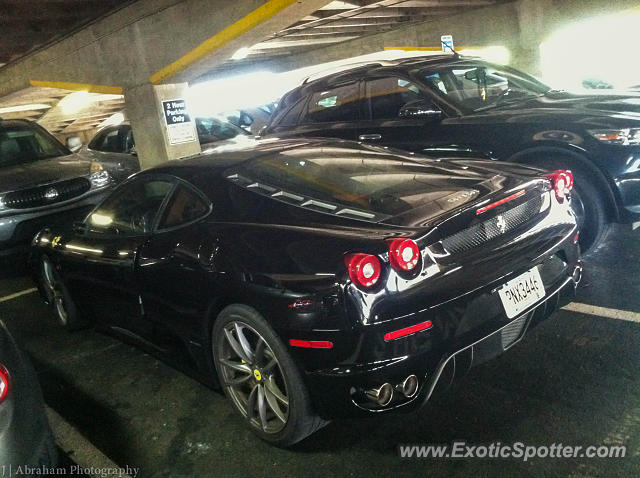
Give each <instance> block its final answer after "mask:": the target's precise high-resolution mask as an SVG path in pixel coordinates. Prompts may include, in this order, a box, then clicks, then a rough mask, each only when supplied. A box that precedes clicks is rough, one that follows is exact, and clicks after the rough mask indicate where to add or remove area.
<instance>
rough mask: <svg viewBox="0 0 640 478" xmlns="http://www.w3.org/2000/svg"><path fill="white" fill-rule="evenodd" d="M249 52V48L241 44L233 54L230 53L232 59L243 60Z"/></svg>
mask: <svg viewBox="0 0 640 478" xmlns="http://www.w3.org/2000/svg"><path fill="white" fill-rule="evenodd" d="M250 52H251V48H249V47H246V46H243V47H242V48H240V49H239V50H236V52H235V53H234V54H233V55H231V59H232V60H244V59H245V58H246V57H248V56H249V53H250Z"/></svg>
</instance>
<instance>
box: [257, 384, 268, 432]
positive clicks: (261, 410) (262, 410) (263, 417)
mask: <svg viewBox="0 0 640 478" xmlns="http://www.w3.org/2000/svg"><path fill="white" fill-rule="evenodd" d="M257 388H258V414H259V415H260V423H261V424H262V429H263V430H266V429H267V404H266V402H265V399H264V387H263V386H262V385H258V387H257Z"/></svg>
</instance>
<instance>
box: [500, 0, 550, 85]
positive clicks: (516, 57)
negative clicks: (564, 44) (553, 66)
mask: <svg viewBox="0 0 640 478" xmlns="http://www.w3.org/2000/svg"><path fill="white" fill-rule="evenodd" d="M553 3H554V2H553V0H518V2H516V11H517V13H518V26H519V28H520V35H519V38H518V39H517V40H516V41H514V42H513V43H512V44H511V45H510V50H511V65H513V66H514V67H516V68H519V69H521V70H523V71H526V72H527V73H530V74H532V75H539V74H540V43H541V42H542V41H544V39H545V38H546V37H547V35H549V33H550V32H551V31H552V30H553V25H554V21H553V12H554V5H553Z"/></svg>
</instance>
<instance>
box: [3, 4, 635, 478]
mask: <svg viewBox="0 0 640 478" xmlns="http://www.w3.org/2000/svg"><path fill="white" fill-rule="evenodd" d="M638 20H640V5H639V4H638V2H637V1H633V0H621V1H619V2H616V3H615V5H614V4H604V3H602V2H597V1H592V0H378V1H376V0H349V1H337V0H334V1H327V0H305V1H295V0H267V1H264V0H235V1H233V2H231V1H226V0H225V1H211V0H126V1H115V0H108V1H107V0H105V1H91V0H88V1H87V0H55V1H47V2H39V1H35V0H0V126H2V123H3V122H9V121H12V120H27V121H29V122H33V123H35V124H37V125H39V126H40V127H42V128H44V129H45V130H46V131H48V132H49V133H50V134H51V135H53V136H54V137H55V138H56V139H57V140H58V141H60V142H61V143H62V144H63V145H66V146H65V147H69V148H70V150H71V151H73V152H74V153H76V152H77V154H79V155H89V157H91V158H92V159H91V160H92V161H93V162H96V161H98V159H96V158H99V155H100V153H99V152H96V151H93V152H92V151H91V148H92V146H91V145H92V144H95V141H94V139H95V138H99V137H100V134H101V133H102V132H106V131H108V130H109V128H117V127H120V126H121V125H127V126H129V125H130V128H129V130H128V131H130V132H131V134H132V135H133V136H134V137H135V147H133V146H132V145H129V149H128V150H127V151H125V152H124V153H125V154H126V155H128V156H133V157H134V158H135V159H136V161H137V162H138V163H139V169H142V170H147V169H149V168H153V167H157V166H159V165H164V164H166V162H176V163H178V162H180V161H181V160H183V159H184V158H189V157H193V156H198V155H203V154H204V155H206V154H208V153H209V152H211V151H220V152H221V154H224V151H225V148H228V147H229V146H228V144H227V143H228V141H226V140H223V141H222V142H221V143H220V144H215V143H213V144H211V143H205V142H204V140H203V139H202V137H203V136H202V134H201V131H200V129H199V128H200V127H201V126H202V125H205V126H206V125H210V124H213V123H212V121H215V122H221V123H223V124H227V123H232V127H233V128H235V129H237V130H238V131H239V133H234V134H235V135H238V136H236V137H235V138H234V140H235V141H239V142H241V143H242V142H252V141H254V140H255V138H256V137H259V136H260V134H261V132H263V131H264V128H265V127H267V126H268V125H269V121H270V118H271V116H270V115H271V114H272V113H273V111H274V109H275V108H276V107H277V104H278V102H279V101H280V100H281V99H282V98H283V95H285V94H286V93H287V92H288V91H290V90H292V89H293V88H296V87H298V86H299V85H301V84H303V83H305V82H309V81H313V80H314V79H317V78H323V77H324V76H326V75H332V74H334V73H335V72H340V71H343V70H346V69H349V68H353V67H357V66H363V65H371V64H376V65H384V64H385V62H386V61H389V62H392V61H394V60H397V59H407V58H422V57H424V56H438V55H448V56H453V55H456V56H457V55H461V56H462V57H465V56H469V57H478V58H483V59H484V60H486V61H489V62H492V64H496V65H509V66H510V67H513V68H516V69H518V70H519V71H523V72H525V73H526V74H528V75H531V76H532V77H535V78H539V79H540V80H541V81H543V82H545V83H546V84H548V85H550V86H551V88H553V89H554V90H558V91H559V90H563V91H564V90H572V91H573V90H579V91H580V92H581V93H584V94H587V93H588V94H595V93H602V94H608V95H614V94H616V95H627V96H628V97H629V98H631V99H629V100H627V101H628V104H629V105H640V96H639V95H640V93H638V91H640V67H639V66H638V62H637V59H636V53H635V51H636V50H637V46H638V45H639V44H640V33H639V30H638V29H637V28H636V25H637V23H638ZM449 35H450V36H451V37H452V45H451V47H448V46H447V44H446V41H448V40H447V39H446V38H444V37H443V36H449ZM443 38H444V40H443ZM443 41H444V42H443ZM454 50H455V51H454ZM596 90H597V91H596ZM585 91H586V93H585ZM172 102H173V106H172V105H171V104H172ZM176 102H177V103H180V105H178V106H176V104H177V103H176ZM182 103H184V105H186V106H184V105H182ZM634 107H635V106H634ZM168 108H169V109H170V108H174V109H179V112H178V113H176V114H177V115H178V116H180V115H182V116H184V115H186V118H187V120H186V122H187V124H186V129H185V128H184V127H183V128H182V129H180V128H179V127H177V126H179V125H176V124H172V123H171V122H170V121H169V119H168V118H169V117H170V116H171V115H173V114H174V113H172V112H171V111H169V109H168ZM629 111H631V110H629ZM629 111H617V112H616V113H615V114H616V115H617V116H620V117H622V116H625V117H631V118H632V119H634V120H637V118H640V113H635V112H629ZM634 111H636V110H634ZM634 115H635V116H634ZM196 118H200V120H199V122H197V121H196ZM203 119H208V120H207V121H209V122H207V121H204V120H203ZM171 121H173V120H171ZM180 121H182V120H180ZM215 124H218V123H215ZM196 125H198V126H196ZM182 126H185V125H182ZM202 127H204V126H202ZM114 131H115V129H114ZM209 133H211V131H209ZM211 134H212V133H211ZM638 137H639V138H640V133H638ZM112 139H115V137H113V138H112ZM360 139H362V137H361V138H360ZM217 140H218V138H216V141H217ZM105 141H108V140H107V139H105ZM105 144H106V143H105ZM634 144H637V143H634ZM113 148H115V146H113ZM0 151H2V150H1V149H0ZM111 151H112V152H113V151H115V149H112V150H111ZM634 151H635V150H634ZM120 152H123V151H120ZM411 154H413V153H411ZM634 154H635V155H636V156H633V155H634ZM634 158H635V159H634ZM633 160H635V161H636V162H637V164H640V153H638V152H637V151H636V152H633V153H630V155H629V161H628V162H629V163H631V162H632V161H633ZM637 164H636V169H637ZM554 169H565V168H564V167H562V168H561V167H558V168H554ZM92 172H93V169H92ZM2 174H3V172H2V161H1V158H0V176H1V175H2ZM630 181H636V180H635V179H634V180H630ZM612 182H615V181H612ZM623 182H624V181H623ZM0 184H3V183H2V181H0ZM7 191H12V188H11V187H8V189H7ZM2 192H4V191H0V193H2ZM56 194H57V192H56ZM0 199H1V197H0ZM1 204H2V203H1V202H0V205H1ZM635 212H640V211H635ZM2 219H3V217H2V208H0V222H1V221H2ZM74 219H77V218H70V219H69V223H71V222H73V220H74ZM614 222H615V223H612V224H611V225H610V227H608V228H607V231H606V234H605V235H604V237H603V238H602V240H601V241H600V242H599V244H598V245H597V247H594V248H593V249H592V250H589V251H588V252H587V253H586V254H584V256H583V258H582V264H583V265H584V276H583V277H582V280H581V281H580V284H579V285H578V287H577V290H576V297H575V298H574V299H573V301H572V302H571V303H569V304H568V305H565V306H564V307H562V308H559V309H558V310H557V311H556V312H555V313H554V314H553V315H552V316H551V318H550V319H549V320H547V321H545V322H544V323H543V324H541V325H540V326H538V327H537V328H535V329H533V330H531V331H528V332H527V334H526V336H525V338H524V339H523V340H522V341H521V342H519V343H517V344H516V345H515V346H514V347H513V348H511V349H509V353H505V354H504V355H502V356H499V357H497V358H496V359H494V360H492V361H490V362H487V363H483V364H481V365H478V366H477V367H473V368H472V369H471V370H470V371H469V372H468V373H467V374H466V375H465V376H464V377H461V378H460V379H459V380H457V381H455V382H454V383H453V384H452V385H451V388H449V389H448V390H446V391H443V392H442V393H441V394H438V395H437V396H435V397H433V398H432V399H431V400H430V401H429V402H428V403H427V404H426V405H425V406H424V407H422V408H420V409H419V410H418V411H416V412H412V413H408V414H403V413H394V414H381V416H379V417H378V416H372V417H367V418H364V419H362V418H346V419H345V418H342V419H337V420H333V421H331V422H330V423H328V424H327V425H326V426H324V427H323V428H321V429H320V430H319V431H317V432H316V433H315V434H313V435H311V436H310V437H309V438H307V439H305V440H303V441H301V442H300V443H297V444H295V445H293V446H292V447H290V448H278V447H274V446H272V445H270V444H268V443H265V442H263V441H261V440H260V439H258V438H257V437H256V436H255V435H254V434H252V432H251V431H250V430H249V429H248V428H247V427H246V426H245V425H246V424H245V423H243V422H242V420H240V419H239V417H238V416H236V411H235V409H234V408H233V406H232V404H231V402H230V401H229V400H227V399H226V398H225V396H224V394H223V393H221V392H220V391H219V390H212V388H211V386H210V384H207V383H203V381H202V380H200V379H199V378H198V377H197V376H194V375H193V374H191V373H189V371H188V370H185V367H183V366H182V364H180V363H171V362H170V361H167V360H166V359H162V358H160V357H158V356H157V354H155V353H154V350H153V347H151V348H145V347H140V344H136V343H135V342H134V341H127V340H123V339H122V337H119V338H115V337H114V336H113V335H112V334H109V333H107V332H105V331H104V330H96V329H94V328H86V329H84V330H80V331H77V332H73V333H69V332H68V331H66V330H63V329H62V328H60V327H59V326H58V324H57V323H56V320H55V318H54V314H53V313H52V310H51V307H50V305H47V304H45V303H44V302H43V300H42V298H41V297H40V295H41V294H40V293H39V291H38V287H39V284H38V278H37V277H36V274H37V271H35V272H34V267H33V263H32V261H31V260H30V259H31V255H30V254H31V253H30V252H29V251H28V250H27V251H26V252H25V251H24V250H21V251H20V252H16V253H11V254H2V251H0V321H2V322H4V323H5V324H6V326H7V328H8V329H9V331H10V332H11V333H12V334H13V335H14V336H15V337H16V338H17V339H18V342H19V343H21V345H22V346H23V348H24V349H25V351H26V353H27V355H28V357H29V360H30V361H31V362H32V363H33V365H34V367H35V370H36V372H37V376H38V379H39V381H40V386H41V388H42V392H43V396H44V402H45V405H46V409H47V413H48V416H49V421H50V424H51V428H52V431H53V435H54V437H55V440H56V445H57V448H58V450H59V454H60V459H61V461H60V465H59V467H60V468H59V469H64V471H63V472H64V473H66V474H67V476H75V475H77V476H102V475H100V474H99V472H98V471H96V470H119V471H118V473H119V475H116V476H142V477H201V476H212V477H218V476H221V477H222V476H251V477H253V476H256V477H257V476H267V475H271V476H319V475H322V476H336V477H337V476H442V477H445V476H446V477H454V476H455V477H467V476H479V477H493V476H522V477H529V476H531V477H542V476H545V477H546V476H550V477H555V476H558V477H560V476H566V477H602V476H621V477H622V476H628V477H633V476H638V475H639V473H640V401H639V400H638V397H640V294H639V293H638V291H639V290H640V269H639V267H640V266H639V265H638V261H637V260H636V258H637V256H638V253H640V248H639V246H638V243H636V242H635V241H636V240H637V236H638V231H637V229H636V228H637V226H638V224H640V221H638V220H636V221H635V222H634V221H631V220H629V221H622V220H621V221H614ZM576 241H577V236H576ZM574 242H575V241H574ZM0 357H1V356H0ZM0 365H1V364H0ZM258 380H259V379H258ZM326 393H329V394H330V393H332V392H331V390H326ZM0 432H1V430H0ZM1 435H2V434H1V433H0V439H1ZM455 441H463V442H465V443H466V444H468V445H473V446H476V447H477V446H485V445H486V446H488V445H489V444H491V443H497V442H500V443H502V444H514V443H523V444H526V445H533V446H550V445H552V444H565V445H571V446H579V447H584V448H587V447H589V446H596V447H598V446H624V447H625V450H626V452H625V454H624V456H622V457H615V458H606V459H605V458H603V459H598V458H587V457H584V456H573V457H566V458H563V457H555V458H551V457H546V456H535V457H532V458H531V459H530V460H518V459H513V458H499V457H478V456H476V457H472V456H469V457H460V458H435V457H426V458H402V457H401V451H400V448H401V447H402V446H404V445H432V444H449V443H453V442H455ZM3 465H4V464H3V463H0V475H1V476H5V475H4V472H3V471H2V470H3ZM74 465H76V466H77V468H76V469H74V470H75V471H72V467H73V466H74ZM123 470H125V471H123ZM63 472H61V473H63ZM113 473H116V472H115V471H113ZM127 473H128V475H127ZM9 476H11V475H9ZM16 476H17V475H16ZM34 476H35V474H34Z"/></svg>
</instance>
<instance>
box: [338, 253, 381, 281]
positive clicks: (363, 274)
mask: <svg viewBox="0 0 640 478" xmlns="http://www.w3.org/2000/svg"><path fill="white" fill-rule="evenodd" d="M344 263H345V264H346V266H347V269H348V270H349V277H351V280H352V281H353V283H354V284H355V285H357V286H361V287H371V286H372V285H374V284H375V283H376V282H378V279H380V261H379V260H378V258H377V257H376V256H372V255H371V254H349V255H347V256H346V257H345V258H344Z"/></svg>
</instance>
